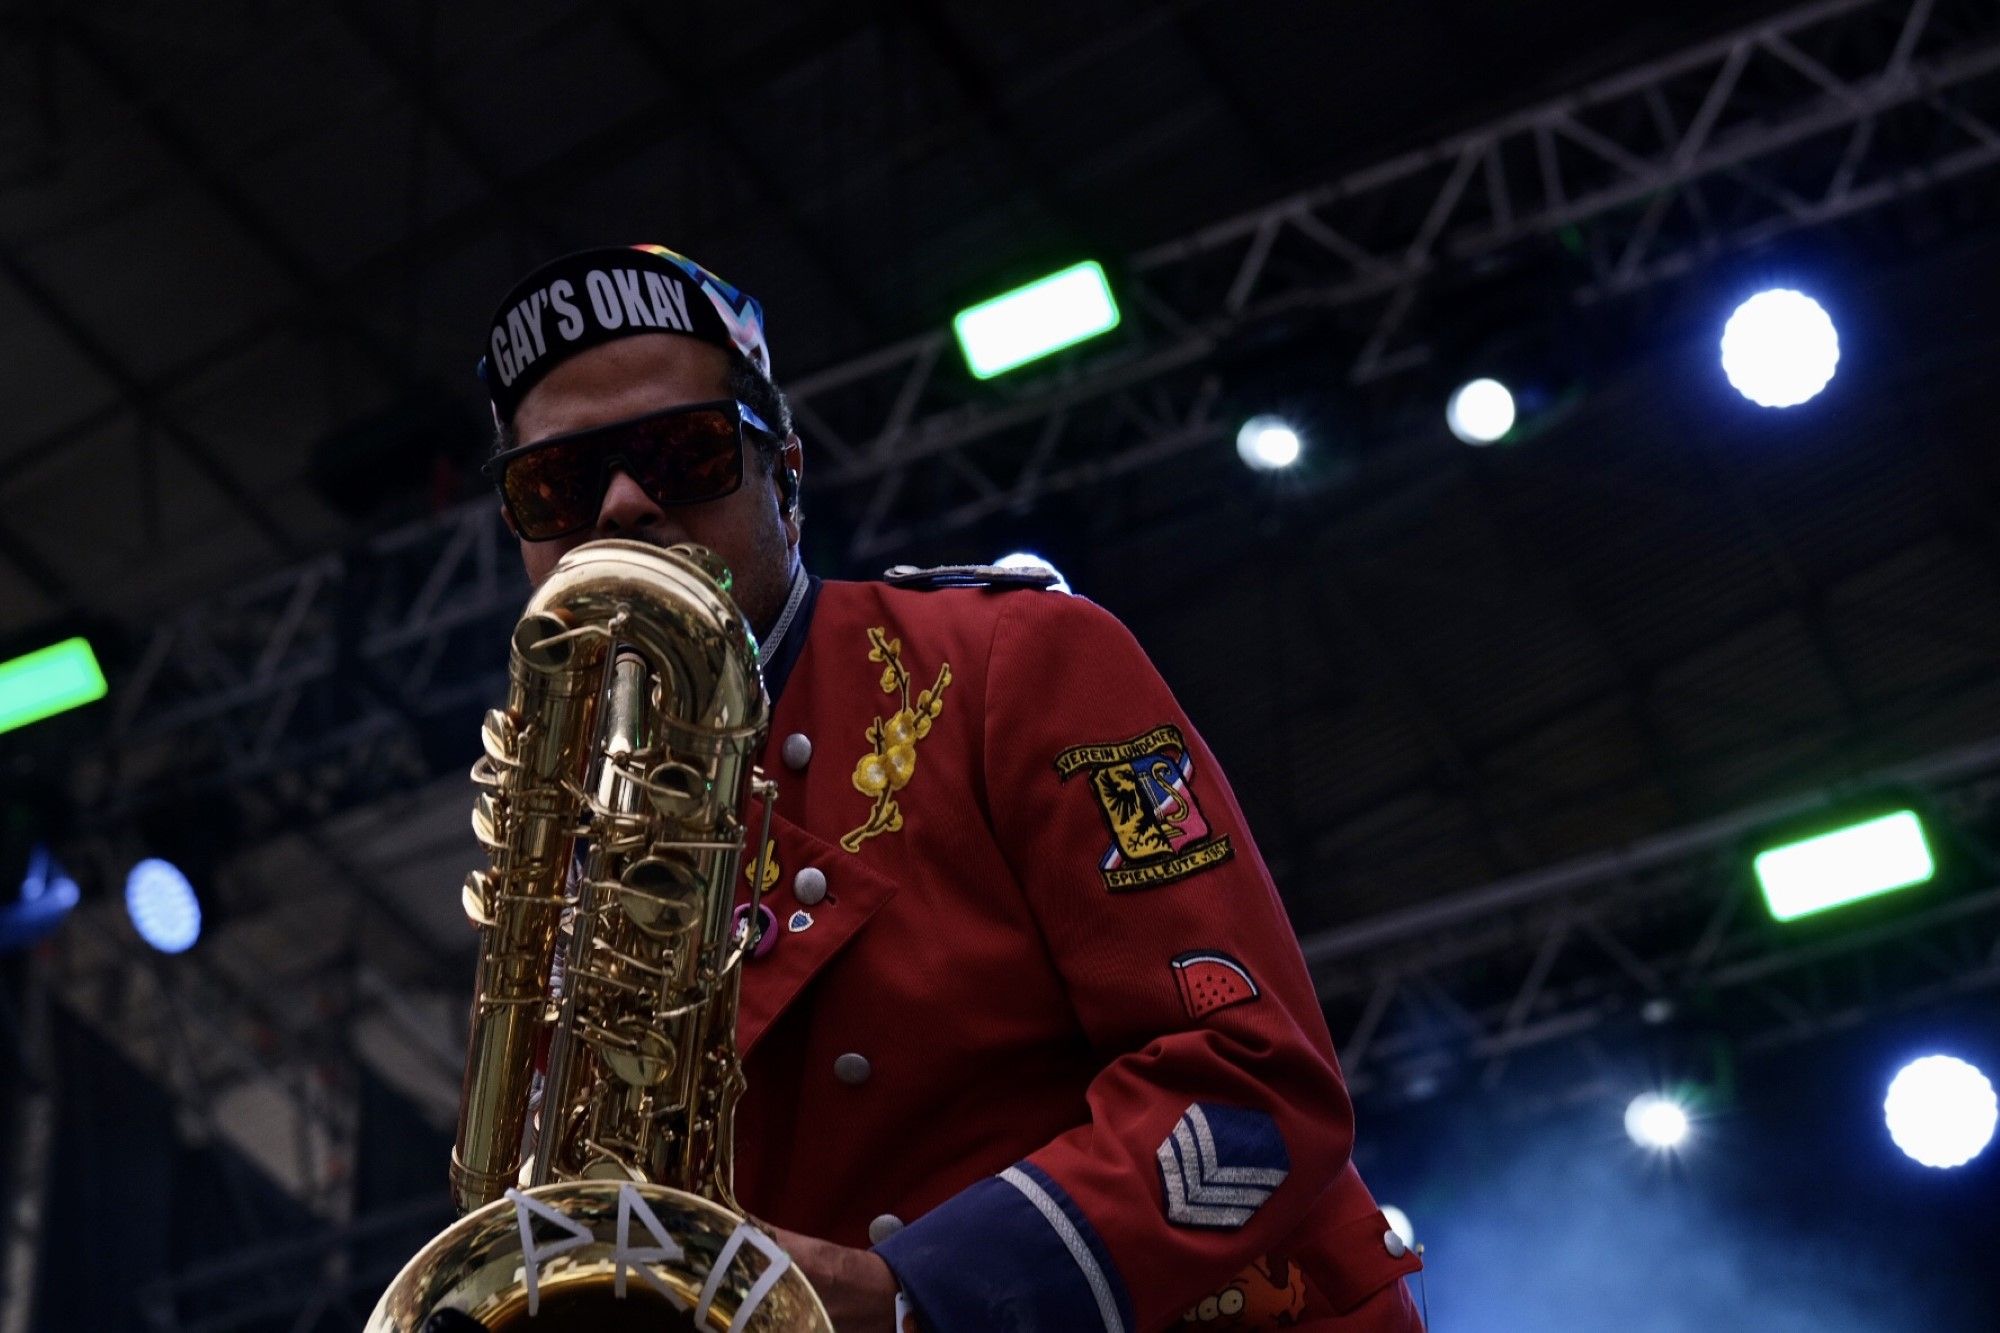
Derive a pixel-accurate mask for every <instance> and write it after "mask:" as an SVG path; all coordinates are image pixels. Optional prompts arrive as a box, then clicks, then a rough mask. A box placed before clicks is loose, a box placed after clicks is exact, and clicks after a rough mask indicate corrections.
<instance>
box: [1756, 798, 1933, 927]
mask: <svg viewBox="0 0 2000 1333" xmlns="http://www.w3.org/2000/svg"><path fill="white" fill-rule="evenodd" d="M1754 864H1755V866H1756V870H1757V882H1758V883H1759V884H1760V885H1762V886H1763V889H1764V904H1765V906H1766V907H1768V908H1769V909H1770V912H1771V916H1772V917H1773V918H1774V919H1776V920H1779V921H1795V920H1797V919H1798V918H1799V917H1802V916H1810V915H1812V914H1813V913H1815V912H1824V911H1826V910H1827V909H1828V908H1833V907H1841V906H1844V905H1845V904H1847V903H1851V902H1855V901H1857V900H1859V899H1862V898H1872V897H1874V896H1875V895H1876V894H1880V893H1888V892H1890V891H1891V890H1894V889H1906V888H1909V887H1910V886H1911V885H1913V884H1922V883H1924V882H1925V881H1926V880H1928V879H1930V878H1931V876H1932V875H1934V874H1936V873H1937V865H1936V863H1935V862H1934V861H1933V860H1932V859H1931V849H1930V844H1929V843H1927V842H1926V841H1925V839H1924V824H1923V821H1922V820H1921V819H1918V818H1917V815H1916V812H1915V811H1913V810H1898V811H1897V812H1896V813H1894V814H1891V815H1883V816H1882V817H1881V818H1879V819H1870V820H1867V821H1865V822H1863V823H1860V824H1852V825H1849V826H1848V827H1847V828H1843V829H1836V830H1834V831H1833V832H1831V833H1822V834H1820V835H1819V836H1818V837H1814V838H1807V839H1805V840H1803V841H1801V842H1794V843H1789V844H1787V845H1785V846H1783V847H1773V848H1771V849H1770V850H1768V851H1765V852H1761V853H1759V854H1758V856H1757V858H1756V861H1755V862H1754Z"/></svg>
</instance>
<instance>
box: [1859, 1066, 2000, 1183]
mask: <svg viewBox="0 0 2000 1333" xmlns="http://www.w3.org/2000/svg"><path fill="white" fill-rule="evenodd" d="M1882 1117H1883V1119H1884V1120H1886V1121H1887V1122H1888V1124H1889V1137H1890V1138H1892V1139H1894V1140H1895V1141H1896V1146H1897V1147H1898V1148H1901V1149H1902V1150H1903V1152H1904V1153H1905V1154H1907V1155H1908V1156H1909V1157H1910V1158H1911V1159H1912V1160H1914V1161H1918V1162H1921V1163H1923V1164H1924V1165H1925V1166H1936V1167H1947V1166H1963V1165H1965V1164H1966V1163H1967V1162H1969V1161H1971V1160H1972V1159H1973V1158H1975V1157H1977V1156H1979V1154H1980V1153H1981V1152H1983V1151H1984V1150H1985V1148H1986V1145H1987V1144H1988V1143H1990V1142H1992V1141H1993V1127H1994V1124H1995V1123H1996V1121H2000V1102H1996V1100H1995V1098H1994V1095H1993V1084H1992V1082H1991V1081H1990V1080H1989V1079H1988V1078H1987V1077H1986V1075H1984V1074H1982V1073H1980V1072H1979V1070H1978V1069H1977V1068H1976V1067H1974V1066H1972V1065H1969V1064H1967V1063H1966V1062H1965V1061H1963V1060H1960V1059H1956V1058H1954V1057H1952V1056H1949V1055H1927V1056H1925V1057H1924V1058H1923V1059H1921V1060H1912V1061H1911V1062H1910V1063H1909V1064H1906V1065H1904V1066H1903V1068H1902V1069H1901V1070H1900V1071H1899V1072H1898V1073H1897V1075H1896V1077H1895V1078H1894V1079H1892V1080H1891V1081H1890V1083H1889V1095H1888V1096H1887V1097H1885V1098H1883V1100H1882Z"/></svg>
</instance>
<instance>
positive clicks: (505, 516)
mask: <svg viewBox="0 0 2000 1333" xmlns="http://www.w3.org/2000/svg"><path fill="white" fill-rule="evenodd" d="M500 521H501V522H502V523H505V524H506V525H507V531H509V532H511V533H513V534H514V539H515V540H516V541H519V540H520V538H521V530H520V529H519V528H517V527H515V526H514V516H513V515H512V514H510V513H508V512H507V505H506V502H505V501H502V502H501V504H500Z"/></svg>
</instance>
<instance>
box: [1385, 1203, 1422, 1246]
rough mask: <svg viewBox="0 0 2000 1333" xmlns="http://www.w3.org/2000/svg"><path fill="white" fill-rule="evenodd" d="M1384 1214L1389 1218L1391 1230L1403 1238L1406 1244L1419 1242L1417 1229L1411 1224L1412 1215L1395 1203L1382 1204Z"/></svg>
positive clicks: (1411, 1244)
mask: <svg viewBox="0 0 2000 1333" xmlns="http://www.w3.org/2000/svg"><path fill="white" fill-rule="evenodd" d="M1382 1216H1383V1217H1385V1218H1387V1219H1388V1220H1389V1230H1391V1231H1393V1232H1395V1233H1396V1234H1397V1235H1398V1236H1401V1237H1402V1238H1403V1244H1404V1245H1405V1246H1414V1245H1415V1244H1416V1243H1417V1229H1416V1228H1415V1227H1413V1226H1411V1225H1410V1215H1409V1214H1408V1213H1406V1212H1404V1211H1403V1210H1402V1209H1400V1208H1398V1207H1397V1206H1396V1205H1395V1204H1393V1203H1385V1204H1383V1205H1382Z"/></svg>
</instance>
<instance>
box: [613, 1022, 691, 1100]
mask: <svg viewBox="0 0 2000 1333" xmlns="http://www.w3.org/2000/svg"><path fill="white" fill-rule="evenodd" d="M619 1035H620V1037H621V1038H622V1039H623V1044H622V1045H617V1046H614V1045H611V1044H610V1043H605V1044H604V1045H601V1046H599V1047H598V1048H597V1053H598V1054H599V1055H600V1056H602V1057H603V1059H604V1063H605V1065H606V1066H607V1067H608V1068H609V1069H610V1070H611V1072H612V1073H613V1074H616V1075H617V1076H618V1079H619V1081H620V1082H622V1083H626V1084H629V1085H631V1086H632V1087H635V1088H656V1087H658V1086H659V1085H660V1084H662V1083H664V1082H666V1081H667V1078H668V1076H669V1075H671V1074H672V1073H673V1072H674V1066H675V1065H676V1064H677V1063H679V1054H680V1053H679V1051H678V1050H676V1049H675V1047H674V1043H673V1042H672V1041H671V1040H669V1039H668V1038H667V1037H665V1036H663V1035H661V1034H660V1033H658V1032H652V1031H646V1030H643V1029H640V1030H630V1029H628V1030H627V1031H625V1032H622V1033H620V1034H619Z"/></svg>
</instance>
